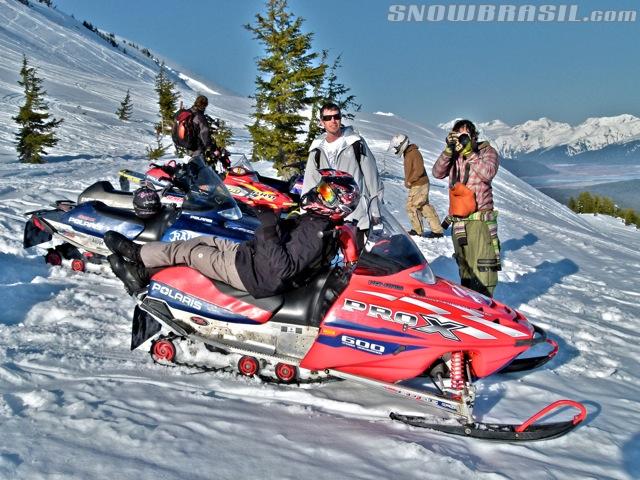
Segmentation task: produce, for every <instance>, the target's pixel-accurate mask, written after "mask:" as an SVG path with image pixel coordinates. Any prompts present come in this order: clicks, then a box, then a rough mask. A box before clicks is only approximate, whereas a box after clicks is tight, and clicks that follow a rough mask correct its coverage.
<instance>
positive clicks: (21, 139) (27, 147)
mask: <svg viewBox="0 0 640 480" xmlns="http://www.w3.org/2000/svg"><path fill="white" fill-rule="evenodd" d="M36 73H37V71H36V68H35V67H30V66H29V64H28V62H27V57H26V56H25V55H23V57H22V68H21V69H20V80H18V85H20V86H21V87H22V88H24V95H25V103H24V105H23V106H22V107H20V111H19V112H18V115H17V116H16V117H12V118H13V120H15V121H16V123H17V124H18V125H19V126H20V130H19V131H18V133H17V134H16V140H17V141H18V142H17V146H16V149H17V151H18V158H19V159H20V161H21V162H23V163H42V162H43V158H42V155H46V154H47V152H45V151H44V149H45V148H46V147H53V146H55V145H56V144H57V143H58V139H57V138H56V137H55V136H54V133H53V132H54V129H55V128H56V127H57V126H58V125H60V124H61V123H62V120H57V119H55V118H53V119H51V120H49V117H50V115H49V107H48V105H47V104H46V102H45V101H44V100H43V97H44V95H46V93H47V92H46V91H45V90H43V89H42V79H40V78H38V76H37V75H36Z"/></svg>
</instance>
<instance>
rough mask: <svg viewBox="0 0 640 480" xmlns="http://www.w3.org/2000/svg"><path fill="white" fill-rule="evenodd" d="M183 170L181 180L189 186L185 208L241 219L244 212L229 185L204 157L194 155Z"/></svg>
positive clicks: (183, 206)
mask: <svg viewBox="0 0 640 480" xmlns="http://www.w3.org/2000/svg"><path fill="white" fill-rule="evenodd" d="M183 168H184V171H183V172H181V174H180V175H181V178H180V181H181V182H182V183H183V184H185V185H186V187H187V195H186V197H185V199H184V203H183V204H182V208H183V209H184V210H190V211H196V212H203V211H214V212H216V213H218V214H219V215H221V216H222V217H224V218H227V219H229V220H239V219H240V218H242V212H241V211H240V208H239V207H238V204H237V203H236V201H235V200H234V199H233V197H232V196H231V194H230V193H229V190H227V187H225V186H224V183H222V180H221V179H220V177H219V176H218V175H217V174H216V173H215V172H214V171H213V169H212V168H211V167H209V166H208V165H206V164H205V162H204V160H203V159H202V157H194V158H192V159H191V160H190V161H189V163H187V164H186V165H185V166H184V167H183Z"/></svg>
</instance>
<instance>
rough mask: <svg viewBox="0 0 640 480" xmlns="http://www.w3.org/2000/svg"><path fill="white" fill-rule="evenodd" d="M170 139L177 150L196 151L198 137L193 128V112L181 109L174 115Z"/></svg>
mask: <svg viewBox="0 0 640 480" xmlns="http://www.w3.org/2000/svg"><path fill="white" fill-rule="evenodd" d="M171 138H172V139H173V143H174V145H175V146H176V147H177V148H184V149H186V150H191V151H193V150H197V149H198V136H197V135H196V130H195V128H194V126H193V112H192V111H191V110H190V109H185V108H181V109H180V110H178V113H176V116H175V121H174V122H173V129H172V130H171Z"/></svg>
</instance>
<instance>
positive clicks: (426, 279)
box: [409, 264, 436, 285]
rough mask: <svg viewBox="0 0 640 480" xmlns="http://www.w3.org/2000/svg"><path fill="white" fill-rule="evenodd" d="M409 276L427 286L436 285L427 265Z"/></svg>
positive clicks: (434, 277)
mask: <svg viewBox="0 0 640 480" xmlns="http://www.w3.org/2000/svg"><path fill="white" fill-rule="evenodd" d="M409 275H410V276H411V277H412V278H415V279H416V280H418V281H419V282H422V283H426V284H427V285H433V284H435V283H436V276H435V275H434V274H433V271H432V270H431V267H430V266H429V265H428V264H425V265H424V266H423V267H422V268H421V269H420V270H417V271H415V272H413V273H411V274H409Z"/></svg>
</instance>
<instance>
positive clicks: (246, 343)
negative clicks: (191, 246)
mask: <svg viewBox="0 0 640 480" xmlns="http://www.w3.org/2000/svg"><path fill="white" fill-rule="evenodd" d="M382 212H383V218H382V219H381V222H380V223H379V224H377V225H375V226H374V227H372V229H371V230H370V233H369V237H368V240H367V244H366V246H365V248H364V249H363V251H362V252H361V253H360V254H358V252H357V249H356V247H355V243H354V233H353V230H352V229H351V228H350V226H347V225H343V226H340V227H338V228H337V230H336V231H335V232H323V233H322V234H332V235H336V236H337V237H338V241H339V244H340V246H341V251H342V255H341V257H340V260H339V261H337V262H336V264H335V265H334V266H332V268H330V269H328V270H327V271H326V272H324V273H322V274H320V275H318V276H316V277H315V278H312V279H309V282H308V284H306V285H304V286H302V287H300V288H298V289H296V290H293V291H290V292H287V293H286V294H284V295H278V296H274V297H269V298H262V299H256V298H253V297H252V296H250V295H249V294H248V293H247V292H244V291H239V290H234V289H233V288H232V287H230V286H228V285H226V284H224V283H220V282H215V281H212V280H210V279H208V278H206V277H204V276H203V275H201V274H200V273H198V272H197V271H195V270H192V269H190V268H187V267H170V268H167V269H164V270H162V271H160V272H158V273H157V274H156V275H154V276H153V277H152V279H151V282H150V285H149V287H148V290H147V291H146V292H144V293H141V294H140V295H139V296H138V297H137V302H138V306H137V307H136V310H135V312H134V317H133V328H132V344H131V347H132V349H136V348H141V349H145V348H148V349H149V350H150V352H151V355H152V357H153V358H154V360H155V361H158V362H161V363H176V364H182V365H199V366H206V367H209V368H214V369H217V368H223V369H234V370H237V371H238V372H239V373H240V374H242V375H248V376H254V375H259V376H260V377H262V378H264V379H272V380H274V381H279V382H305V381H316V380H322V379H325V378H327V377H337V378H340V379H344V380H349V381H354V382H358V383H361V384H365V385H368V386H371V387H376V388H379V389H383V390H386V391H387V392H391V393H396V394H398V395H400V396H403V397H408V398H411V399H413V400H415V401H417V402H419V403H420V404H422V405H424V406H425V407H428V408H430V409H432V410H434V411H438V412H440V413H441V414H442V413H444V414H446V416H448V417H454V418H455V419H457V420H459V421H458V422H453V423H452V422H451V421H448V422H443V421H439V420H438V419H437V418H436V419H434V418H433V417H431V418H428V417H423V416H408V415H402V414H397V413H391V418H393V419H395V420H398V421H401V422H404V423H407V424H410V425H414V426H419V427H425V428H430V429H435V430H439V431H443V432H446V433H451V434H458V435H465V436H470V437H477V438H484V439H492V440H502V441H525V440H540V439H547V438H553V437H557V436H560V435H563V434H565V433H567V432H568V431H570V430H572V429H573V428H574V427H575V426H576V425H578V424H579V423H580V422H581V421H582V420H584V418H585V417H586V409H585V407H584V406H583V405H581V404H579V403H577V402H573V401H570V400H560V401H557V402H555V403H552V404H551V405H549V406H547V407H546V408H544V409H543V410H541V411H540V412H538V413H537V414H536V415H534V416H533V417H531V418H530V419H528V420H527V421H525V422H523V423H521V424H519V425H508V424H488V423H482V422H479V421H477V420H476V419H475V417H474V415H473V407H474V401H475V386H474V384H473V382H474V381H476V380H478V379H481V378H484V377H487V376H488V375H492V374H495V373H499V372H505V371H521V370H527V369H530V368H535V367H537V366H539V365H541V364H543V363H545V362H546V361H548V360H549V359H551V358H552V357H553V356H554V355H555V354H556V352H557V344H556V343H555V342H553V341H552V340H550V339H547V338H546V336H545V334H544V332H543V331H542V330H541V329H539V328H537V327H535V326H533V325H532V324H531V323H530V322H529V321H528V320H527V319H526V318H525V317H524V316H523V315H522V314H521V313H520V312H518V311H516V310H513V309H511V308H509V307H508V306H506V305H503V304H501V303H500V302H497V301H496V300H493V299H491V298H487V297H485V296H483V295H480V294H478V293H476V292H474V291H471V290H468V289H466V288H464V287H461V286H459V285H457V284H454V283H452V282H450V281H448V280H444V279H442V278H437V277H435V276H434V274H433V273H432V271H431V269H430V267H429V265H428V263H427V261H426V260H425V258H424V257H423V255H422V253H421V252H420V250H419V249H418V247H417V246H416V245H415V244H414V243H413V241H412V240H411V239H410V237H409V236H408V235H407V234H406V233H405V231H404V229H402V228H401V227H400V225H399V224H397V223H396V222H395V220H393V217H392V216H391V214H390V213H389V212H386V211H385V209H384V207H383V208H382ZM540 350H542V351H540ZM534 351H538V355H533V356H532V353H533V352H534ZM203 359H204V360H203ZM417 385H419V386H417ZM562 407H572V408H575V409H577V410H579V413H578V414H576V415H575V416H573V417H572V418H570V419H568V420H564V421H559V422H554V423H543V424H539V423H537V421H538V419H539V418H541V417H543V416H545V415H547V414H548V413H550V412H552V411H555V410H557V409H560V408H562ZM555 413H558V412H555Z"/></svg>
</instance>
